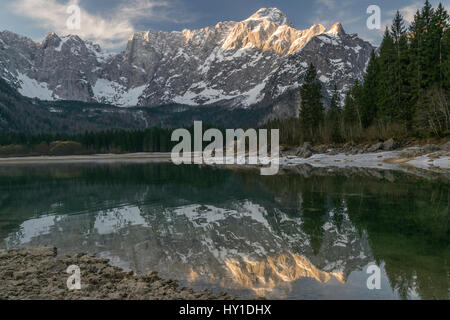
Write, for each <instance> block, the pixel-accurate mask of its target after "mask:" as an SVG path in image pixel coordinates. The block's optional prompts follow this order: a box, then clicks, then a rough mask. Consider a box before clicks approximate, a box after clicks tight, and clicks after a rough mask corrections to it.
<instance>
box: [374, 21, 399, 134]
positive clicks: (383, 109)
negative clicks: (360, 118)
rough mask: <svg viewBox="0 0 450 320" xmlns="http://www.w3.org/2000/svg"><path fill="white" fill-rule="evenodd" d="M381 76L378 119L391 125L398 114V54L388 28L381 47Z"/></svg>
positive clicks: (379, 79)
mask: <svg viewBox="0 0 450 320" xmlns="http://www.w3.org/2000/svg"><path fill="white" fill-rule="evenodd" d="M378 63H379V76H378V78H377V81H378V82H377V90H376V97H377V118H378V121H379V123H380V124H382V125H386V124H387V123H391V122H392V121H393V120H394V118H395V114H396V110H395V82H396V81H395V80H396V79H395V77H396V75H395V70H396V66H395V64H396V53H395V45H394V39H393V38H392V36H391V33H390V32H389V30H388V29H387V28H386V31H385V33H384V38H383V42H382V43H381V46H380V57H379V58H378Z"/></svg>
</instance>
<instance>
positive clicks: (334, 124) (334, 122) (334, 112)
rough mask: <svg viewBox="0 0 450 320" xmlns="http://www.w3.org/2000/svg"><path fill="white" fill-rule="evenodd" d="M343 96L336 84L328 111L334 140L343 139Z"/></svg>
mask: <svg viewBox="0 0 450 320" xmlns="http://www.w3.org/2000/svg"><path fill="white" fill-rule="evenodd" d="M340 104H341V98H340V95H339V92H338V89H337V86H336V84H335V85H334V90H333V97H332V98H331V103H330V108H329V109H328V113H327V124H328V126H329V130H330V137H331V140H332V141H333V142H340V141H341V132H340V131H341V106H340Z"/></svg>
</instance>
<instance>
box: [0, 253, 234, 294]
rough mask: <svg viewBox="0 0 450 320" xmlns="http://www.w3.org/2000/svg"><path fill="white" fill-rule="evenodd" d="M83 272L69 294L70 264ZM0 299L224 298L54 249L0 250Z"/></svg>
mask: <svg viewBox="0 0 450 320" xmlns="http://www.w3.org/2000/svg"><path fill="white" fill-rule="evenodd" d="M72 265H76V266H78V267H79V268H80V271H81V290H69V289H68V287H67V280H68V278H69V277H70V276H71V274H68V273H67V268H68V267H69V266H72ZM0 279H1V285H0V300H226V299H231V297H229V296H227V295H223V296H221V297H215V296H214V295H212V294H211V293H210V292H208V291H203V292H194V291H193V290H192V289H189V288H179V284H178V282H177V281H173V280H163V279H161V278H160V277H159V276H158V274H157V273H156V272H151V273H149V274H147V275H137V274H135V273H134V272H128V273H127V272H124V271H123V270H122V269H120V268H117V267H112V266H111V265H110V264H109V261H108V260H107V259H99V258H96V257H95V255H88V254H77V255H73V256H59V255H58V254H57V250H56V248H48V247H45V248H36V249H12V250H0Z"/></svg>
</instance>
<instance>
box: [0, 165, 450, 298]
mask: <svg viewBox="0 0 450 320" xmlns="http://www.w3.org/2000/svg"><path fill="white" fill-rule="evenodd" d="M300 171H301V170H300ZM302 172H303V171H302ZM449 199H450V185H449V184H448V182H446V181H445V180H442V181H441V180H439V179H436V178H435V177H434V180H430V181H429V180H424V179H421V178H418V177H413V176H407V175H405V174H403V173H394V172H385V173H383V172H375V173H374V172H372V173H365V172H359V173H358V174H353V173H352V174H345V173H342V172H340V173H339V174H333V175H327V174H312V175H311V174H309V173H304V174H299V173H298V172H297V173H296V174H293V173H282V174H280V175H278V176H275V177H261V176H260V175H259V171H257V170H255V171H238V170H227V169H216V168H211V167H196V166H188V167H186V166H184V167H177V166H173V165H170V164H147V165H145V164H128V165H127V164H109V165H108V164H103V165H94V164H92V165H87V164H84V165H76V164H70V165H51V166H49V165H34V166H31V165H11V166H1V167H0V241H1V242H0V245H1V246H2V247H6V248H14V247H35V246H43V245H51V246H55V247H57V248H59V251H60V252H62V253H79V252H89V253H96V254H98V255H99V256H101V257H106V258H109V259H111V261H112V263H113V264H114V265H117V266H120V267H122V268H124V269H127V270H136V271H138V272H140V273H145V272H147V271H149V270H156V271H158V272H159V273H160V275H161V276H162V277H164V278H171V279H177V280H180V282H181V284H182V285H186V286H189V287H193V288H195V289H203V288H209V289H211V290H212V291H213V292H216V293H217V292H220V291H222V290H225V291H227V292H229V293H231V294H234V295H236V296H237V297H238V298H255V297H258V296H264V297H267V298H274V299H450V266H449V258H450V247H449V244H450V231H449V219H450V212H449ZM372 265H376V266H378V267H379V268H380V270H381V289H380V290H377V289H375V290H369V289H368V286H367V282H368V279H369V277H370V276H371V274H368V273H367V272H366V271H367V267H368V266H372Z"/></svg>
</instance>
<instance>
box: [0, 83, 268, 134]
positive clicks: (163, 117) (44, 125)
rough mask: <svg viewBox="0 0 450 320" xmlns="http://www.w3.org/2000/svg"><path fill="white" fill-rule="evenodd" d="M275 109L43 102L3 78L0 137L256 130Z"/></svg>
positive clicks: (0, 86)
mask: <svg viewBox="0 0 450 320" xmlns="http://www.w3.org/2000/svg"><path fill="white" fill-rule="evenodd" d="M271 110H272V108H271V107H263V108H261V107H259V108H254V107H253V108H248V109H242V108H235V109H228V108H225V109H224V108H223V107H208V108H205V107H191V106H184V105H177V104H171V105H164V106H160V107H154V108H144V107H130V108H121V107H116V106H113V105H108V104H102V103H98V102H82V101H41V100H39V99H32V98H28V97H24V96H22V95H21V94H20V93H19V92H17V90H16V89H14V88H13V87H11V86H10V85H9V84H8V83H7V82H6V81H5V80H3V79H1V78H0V133H2V132H22V133H29V134H39V133H50V134H55V133H59V134H73V133H84V132H86V131H104V130H111V129H117V130H133V129H146V128H151V127H163V128H180V127H189V126H192V123H193V122H194V121H195V120H199V121H203V122H204V123H205V124H211V125H216V126H220V127H223V128H246V127H256V126H258V125H259V124H261V123H263V122H264V119H266V117H267V115H268V114H270V113H271Z"/></svg>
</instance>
